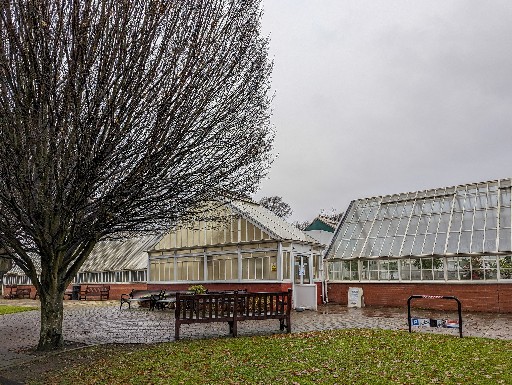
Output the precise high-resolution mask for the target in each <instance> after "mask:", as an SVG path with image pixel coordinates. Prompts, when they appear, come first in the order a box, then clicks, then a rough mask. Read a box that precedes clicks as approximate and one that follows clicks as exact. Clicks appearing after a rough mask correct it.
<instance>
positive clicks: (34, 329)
mask: <svg viewBox="0 0 512 385" xmlns="http://www.w3.org/2000/svg"><path fill="white" fill-rule="evenodd" d="M5 304H9V305H19V306H39V302H38V301H33V300H0V306H2V305H5ZM412 313H413V314H412V315H413V317H421V318H423V317H424V318H435V319H438V318H440V319H456V318H457V313H456V312H454V313H453V312H452V313H450V312H439V311H427V310H417V309H413V311H412ZM39 327H40V314H39V311H38V310H34V311H27V312H22V313H16V314H6V315H3V316H1V317H0V340H1V341H2V342H1V344H0V370H2V369H6V368H8V367H9V366H12V365H16V364H19V363H22V362H26V361H30V360H34V359H37V358H38V357H41V353H37V352H35V351H34V348H35V346H36V345H37V341H38V338H39ZM347 328H380V329H392V330H407V329H408V325H407V309H406V308H404V309H395V308H362V309H355V308H350V309H349V308H347V307H345V306H341V305H330V304H329V305H322V306H320V307H319V309H318V311H307V310H306V311H303V312H295V311H292V332H293V333H299V332H309V331H319V330H332V329H347ZM413 330H414V332H424V333H446V334H452V335H454V336H457V335H458V329H447V328H429V327H425V328H414V329H413ZM463 332H464V336H476V337H487V338H500V339H512V314H489V313H463ZM63 333H64V338H65V340H66V342H67V343H73V344H77V345H83V346H86V345H94V344H105V343H138V344H141V343H142V344H152V343H160V342H171V341H174V312H173V311H169V310H164V311H161V310H154V311H150V310H148V309H146V308H138V307H136V306H134V307H133V308H132V309H131V310H129V309H127V308H123V309H122V310H120V309H119V302H118V301H65V303H64V322H63ZM228 333H229V328H228V325H227V323H226V324H224V323H211V324H193V325H182V327H181V328H180V336H181V338H182V339H200V338H212V337H222V336H226V337H228V336H229V335H228ZM238 333H239V335H241V336H244V335H246V336H249V335H260V334H262V335H268V334H272V333H280V331H279V322H278V321H276V320H266V321H244V322H240V323H239V324H238Z"/></svg>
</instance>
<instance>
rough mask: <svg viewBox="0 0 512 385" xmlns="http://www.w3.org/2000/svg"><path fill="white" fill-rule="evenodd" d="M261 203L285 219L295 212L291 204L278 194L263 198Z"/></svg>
mask: <svg viewBox="0 0 512 385" xmlns="http://www.w3.org/2000/svg"><path fill="white" fill-rule="evenodd" d="M259 204H260V205H262V206H263V207H266V208H267V209H269V210H270V211H272V212H273V213H274V214H276V215H277V216H278V217H281V218H283V219H286V218H288V217H289V216H290V215H292V213H293V211H292V208H291V207H290V205H289V204H288V203H286V202H284V201H283V198H281V197H278V196H273V197H264V198H261V199H260V201H259Z"/></svg>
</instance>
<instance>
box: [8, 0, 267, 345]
mask: <svg viewBox="0 0 512 385" xmlns="http://www.w3.org/2000/svg"><path fill="white" fill-rule="evenodd" d="M259 3H260V1H259V0H243V1H242V0H177V1H167V0H145V1H124V0H28V1H27V0H3V1H1V2H0V246H1V247H3V248H4V249H5V250H6V252H7V254H8V255H9V257H10V258H12V259H13V260H14V261H15V263H16V264H17V265H18V266H19V267H20V268H21V269H22V270H23V271H24V272H25V273H26V274H27V275H28V276H29V277H30V279H31V280H32V282H33V284H34V285H35V286H36V288H37V290H38V292H39V295H40V298H41V331H40V339H39V344H38V349H39V350H52V349H55V348H58V347H60V346H61V345H62V343H63V336H62V316H63V302H62V298H63V293H64V291H65V289H66V287H67V286H68V285H69V283H70V282H71V281H72V279H73V277H74V276H75V275H76V273H77V272H78V269H79V268H80V266H81V265H82V263H83V262H84V260H85V259H86V258H87V256H88V255H89V253H90V251H91V249H92V248H93V247H94V245H95V244H96V243H97V242H98V241H99V240H102V239H106V238H108V237H119V236H123V235H125V234H128V233H130V234H131V233H133V232H148V231H159V230H163V229H168V228H169V226H171V225H172V224H173V223H175V222H176V221H177V220H178V219H179V218H183V217H186V216H188V215H193V214H194V207H198V205H199V204H200V202H204V201H209V200H211V199H214V198H217V197H219V196H224V197H227V198H232V197H236V196H238V195H244V196H245V195H247V194H249V193H251V192H253V191H254V189H255V188H256V187H257V184H258V183H259V181H260V179H261V178H262V177H263V176H264V175H265V174H266V172H267V169H268V166H269V164H270V162H271V157H270V155H269V153H270V149H271V145H272V140H273V134H272V131H271V129H270V124H269V103H270V97H269V94H268V91H269V82H270V73H271V67H272V66H271V63H270V62H269V60H268V55H267V53H268V41H267V39H265V38H262V37H261V35H260V20H261V8H260V4H259ZM32 253H35V254H37V255H38V256H40V258H41V272H40V275H39V276H38V272H37V271H36V268H35V266H34V263H33V261H32V259H31V254H32Z"/></svg>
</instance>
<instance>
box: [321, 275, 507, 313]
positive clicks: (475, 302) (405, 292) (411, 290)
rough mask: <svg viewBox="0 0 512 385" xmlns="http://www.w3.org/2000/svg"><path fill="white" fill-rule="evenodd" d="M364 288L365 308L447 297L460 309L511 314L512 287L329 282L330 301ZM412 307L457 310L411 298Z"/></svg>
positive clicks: (343, 300) (447, 303)
mask: <svg viewBox="0 0 512 385" xmlns="http://www.w3.org/2000/svg"><path fill="white" fill-rule="evenodd" d="M349 287H361V288H363V295H364V303H365V305H366V306H389V307H404V306H407V299H408V298H409V297H410V296H411V295H450V296H455V297H457V298H458V299H459V300H460V301H461V303H462V310H463V311H464V310H466V311H481V312H492V313H512V284H503V283H500V284H496V283H489V284H466V283H464V284H453V283H439V284H437V283H359V282H352V283H350V284H349V283H333V282H332V283H331V282H330V283H329V284H328V292H327V293H328V298H329V302H333V303H340V304H343V305H346V304H347V300H348V288H349ZM411 305H412V306H413V307H420V308H426V309H442V310H454V309H457V303H456V302H455V301H450V300H435V299H413V300H412V302H411Z"/></svg>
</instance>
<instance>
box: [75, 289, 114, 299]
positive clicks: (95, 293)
mask: <svg viewBox="0 0 512 385" xmlns="http://www.w3.org/2000/svg"><path fill="white" fill-rule="evenodd" d="M109 295H110V286H105V285H103V286H86V287H85V289H83V290H82V289H80V295H79V298H78V299H80V300H82V299H84V300H86V301H87V297H89V298H91V297H95V298H99V299H100V301H103V300H104V299H106V300H108V298H109Z"/></svg>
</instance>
